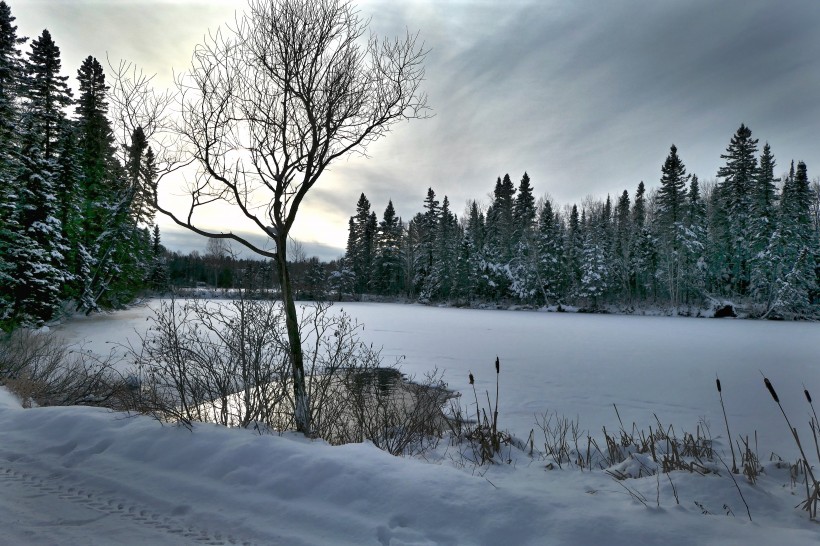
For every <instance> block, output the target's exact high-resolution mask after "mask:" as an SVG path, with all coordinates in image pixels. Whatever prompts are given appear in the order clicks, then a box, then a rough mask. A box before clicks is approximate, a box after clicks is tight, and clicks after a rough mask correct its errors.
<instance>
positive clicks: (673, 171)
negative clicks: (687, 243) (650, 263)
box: [655, 144, 689, 307]
mask: <svg viewBox="0 0 820 546" xmlns="http://www.w3.org/2000/svg"><path fill="white" fill-rule="evenodd" d="M661 173H662V175H661V186H660V189H659V190H658V201H657V202H658V211H657V216H656V220H655V231H656V233H657V234H658V238H659V243H660V246H661V248H662V249H663V252H662V254H661V263H660V266H661V267H660V271H659V273H660V275H661V278H662V279H663V283H664V286H665V287H666V292H667V296H668V297H669V301H670V303H671V305H672V306H673V307H676V306H677V305H678V304H679V303H680V302H681V299H682V298H681V296H682V294H681V288H682V278H683V270H682V267H683V263H682V261H683V255H682V254H683V241H684V239H685V237H686V234H685V232H684V225H683V220H684V214H685V207H686V183H687V182H688V181H689V176H687V174H686V167H685V166H684V164H683V161H681V159H680V157H679V156H678V149H677V147H675V145H674V144H673V145H672V147H671V148H670V150H669V155H668V156H667V157H666V161H664V164H663V166H662V167H661Z"/></svg>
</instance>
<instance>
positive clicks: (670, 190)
mask: <svg viewBox="0 0 820 546" xmlns="http://www.w3.org/2000/svg"><path fill="white" fill-rule="evenodd" d="M716 153H719V152H716ZM720 157H721V159H722V160H724V165H723V166H722V167H721V168H720V170H719V172H718V173H717V180H716V181H710V182H707V183H702V182H701V181H700V179H699V178H698V176H697V175H695V174H693V173H688V172H687V169H686V165H685V163H684V160H683V157H682V154H681V153H680V152H679V150H678V149H677V148H676V147H675V146H674V145H672V146H671V148H670V150H669V154H668V156H667V158H666V160H665V161H664V163H663V165H661V168H660V173H659V174H660V178H659V184H658V185H657V186H656V187H650V188H647V186H646V185H645V184H644V182H640V183H639V184H638V185H637V188H636V189H635V191H634V193H632V194H631V195H630V193H629V191H627V190H623V192H622V193H621V194H619V195H616V197H615V198H614V199H613V198H612V197H610V196H607V198H606V200H605V201H601V200H595V199H593V198H587V200H585V201H584V202H583V203H581V204H580V205H579V204H572V205H564V206H561V205H559V204H558V203H555V202H553V201H552V200H550V199H548V198H542V199H540V200H537V199H536V195H535V193H534V190H533V185H532V182H531V180H530V178H529V176H528V175H527V173H524V174H523V176H522V177H521V180H520V182H518V185H517V188H516V186H515V184H514V182H513V180H512V179H511V178H510V176H509V175H504V177H503V178H501V177H499V178H498V179H497V181H496V183H495V187H494V188H493V192H492V197H491V202H490V203H488V204H481V203H479V202H478V201H477V200H472V201H471V202H469V203H468V205H467V209H466V211H465V213H464V214H463V216H462V217H461V218H458V217H457V216H456V215H455V213H454V211H453V206H452V204H451V203H450V202H449V200H448V199H447V196H444V197H443V199H439V198H438V197H437V196H436V193H435V191H434V190H433V189H432V188H430V189H428V190H427V195H426V197H425V198H424V205H423V212H421V213H418V214H416V215H415V216H413V217H412V218H411V219H410V221H408V222H404V221H402V219H401V218H399V216H398V215H397V212H396V209H395V207H394V205H393V203H392V201H391V202H389V203H388V204H387V207H386V208H385V210H384V214H383V216H382V219H381V220H380V221H379V220H378V218H377V216H376V213H375V211H372V210H371V203H370V201H369V200H368V199H367V197H366V196H365V195H364V194H362V195H361V197H360V198H359V201H358V203H357V204H356V213H355V215H354V216H352V217H351V218H350V223H349V237H348V243H347V252H346V256H345V259H344V260H343V262H342V267H340V268H338V269H337V270H336V271H334V272H333V273H332V279H333V281H334V282H335V283H336V288H337V289H340V290H341V291H343V292H344V291H349V292H351V293H354V294H361V293H374V294H380V295H386V296H403V297H408V298H416V299H418V300H419V301H423V302H454V303H456V304H464V305H467V304H473V305H474V304H476V303H493V302H498V303H513V304H527V305H535V306H545V305H546V306H556V307H558V308H560V306H567V305H572V306H577V307H579V308H583V309H585V310H590V311H603V310H606V309H608V308H612V307H613V306H614V307H615V308H616V309H618V310H620V311H625V312H630V311H633V310H634V309H635V308H640V307H644V308H645V307H650V306H659V307H662V308H665V309H668V310H672V311H674V312H677V313H681V314H689V313H697V310H698V309H704V308H706V309H710V308H711V309H713V310H716V309H726V312H728V313H734V308H735V306H740V305H742V306H744V307H745V308H746V310H747V311H748V315H749V316H756V317H765V318H780V319H782V318H809V317H816V316H817V313H818V310H819V309H820V307H818V304H820V292H818V286H820V285H819V284H818V280H819V279H820V263H818V240H819V237H818V236H819V235H820V202H819V201H818V189H819V188H818V183H817V181H816V180H815V181H814V182H812V181H810V180H809V175H808V171H807V167H806V164H805V163H803V162H797V163H795V162H793V161H792V162H790V163H789V164H788V170H787V173H786V174H784V175H782V176H777V175H776V173H777V162H776V160H775V155H774V152H773V150H772V148H771V146H769V144H763V145H762V146H760V144H759V141H758V139H757V138H753V137H752V131H751V129H749V128H748V127H746V126H745V125H741V126H740V128H739V129H738V130H737V131H736V133H735V134H734V135H733V136H732V137H731V139H730V140H729V143H728V145H727V147H726V150H725V151H724V152H723V154H722V155H721V156H720ZM727 302H731V303H727ZM727 306H728V307H727Z"/></svg>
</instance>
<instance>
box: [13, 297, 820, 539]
mask: <svg viewBox="0 0 820 546" xmlns="http://www.w3.org/2000/svg"><path fill="white" fill-rule="evenodd" d="M342 307H344V309H345V310H346V311H347V312H349V313H350V314H351V315H353V316H354V317H357V318H359V319H360V321H361V322H362V323H363V324H364V325H365V329H364V331H363V333H362V337H363V339H365V340H367V341H369V342H370V341H372V342H373V343H374V345H376V346H383V347H384V350H383V355H385V356H386V357H388V360H390V357H394V356H399V355H403V356H404V359H403V360H402V362H401V366H402V369H403V371H405V372H406V373H410V374H416V375H421V374H423V373H424V372H425V371H427V370H429V369H431V368H433V367H438V368H439V369H442V370H445V379H447V380H448V381H449V383H450V385H451V387H453V388H455V389H457V390H461V391H462V392H464V393H467V392H471V391H467V388H468V385H467V374H468V373H469V371H472V372H473V373H474V374H475V376H476V382H477V387H478V389H479V395H481V394H482V393H483V391H484V390H489V389H494V384H495V383H494V381H495V377H494V376H495V370H494V368H493V362H494V360H495V356H496V354H497V355H498V356H499V357H500V360H501V375H500V382H501V393H500V404H499V413H500V415H499V423H500V425H501V426H502V427H504V428H508V429H510V430H511V431H513V432H514V433H515V434H516V435H517V436H519V437H522V438H526V436H527V435H528V434H529V431H530V430H531V429H532V428H533V427H534V425H535V420H534V415H535V414H537V413H538V414H540V413H543V412H545V411H556V412H558V413H559V414H565V415H567V416H568V417H572V418H574V417H576V416H577V417H578V419H579V420H580V424H581V427H582V428H583V429H585V430H589V431H590V433H591V434H593V435H594V436H595V435H598V436H600V427H601V426H604V425H605V426H607V428H608V429H612V428H616V427H617V418H616V416H615V414H614V410H613V408H612V405H613V404H617V406H618V409H619V412H620V414H621V417H622V418H623V419H624V421H626V422H627V423H631V422H632V421H635V422H636V423H637V424H638V426H639V427H646V426H648V425H652V424H654V416H653V414H657V416H658V418H659V419H660V420H661V421H662V422H663V423H664V424H671V425H674V426H675V427H676V429H677V430H679V431H682V430H688V431H693V430H694V429H695V427H696V426H697V424H698V422H699V420H701V419H705V420H706V421H708V422H709V424H710V426H711V431H712V435H713V436H715V437H717V438H718V441H719V442H721V441H722V439H723V437H725V433H724V432H723V424H722V413H720V405H719V401H718V398H717V392H716V389H715V383H714V380H715V375H716V374H719V375H720V379H721V382H722V386H723V395H724V399H725V401H726V406H727V412H728V413H729V420H730V425H731V426H732V432H733V433H734V434H736V435H737V434H750V435H751V434H753V433H754V431H755V430H756V431H757V432H758V442H759V446H760V456H761V459H763V461H764V463H765V465H766V473H765V474H764V475H762V476H761V478H760V480H759V481H758V483H757V485H751V484H749V483H748V482H747V481H746V480H745V479H743V478H742V477H738V482H739V486H740V488H741V491H742V492H743V495H744V497H745V498H746V501H747V502H748V503H749V506H750V511H751V514H752V518H753V522H750V521H749V520H748V517H747V516H746V510H745V507H744V505H743V502H742V500H741V499H740V497H739V495H738V492H737V490H736V489H735V485H734V484H733V482H732V481H731V480H730V479H729V478H728V477H727V476H726V473H725V472H724V473H722V475H720V476H716V475H707V476H699V475H695V474H690V473H687V472H680V471H678V472H673V473H671V474H670V477H671V483H670V481H668V480H667V479H666V477H665V476H661V477H660V478H661V479H660V480H656V477H654V476H652V477H649V478H641V479H631V480H626V481H625V482H616V481H615V480H613V479H612V478H611V477H610V476H609V475H608V474H606V473H604V472H603V471H594V472H581V471H579V470H577V469H566V468H565V469H563V470H561V469H554V470H547V469H546V468H545V464H544V463H545V462H544V461H542V460H538V459H536V460H532V459H529V458H527V457H526V456H525V455H524V454H516V453H515V452H511V454H512V459H513V461H512V463H511V464H501V465H494V466H490V467H480V468H475V467H472V466H470V465H465V464H464V461H463V460H462V459H460V458H459V457H458V456H457V454H456V451H455V449H454V448H452V447H450V446H448V445H447V444H446V442H443V443H442V444H441V445H440V448H439V449H438V450H437V451H436V452H434V453H431V454H429V455H428V456H427V461H424V460H417V459H409V458H395V457H392V456H390V455H388V454H386V453H384V452H381V451H379V450H377V449H376V448H375V447H373V446H372V445H370V444H358V445H348V446H341V447H332V446H328V445H326V444H324V443H322V442H320V441H308V440H305V439H304V438H301V437H298V436H294V435H285V436H282V437H280V436H275V435H262V436H260V435H258V434H255V433H253V432H251V431H247V430H236V429H230V430H228V429H223V428H220V427H217V426H214V425H197V426H196V427H195V428H194V430H193V431H188V430H186V429H184V428H178V427H173V426H167V425H166V426H162V425H160V424H159V423H157V422H156V421H154V420H152V419H150V418H146V417H127V416H124V415H122V414H118V413H113V412H109V411H106V410H101V409H94V408H83V407H68V408H35V409H22V408H21V407H20V404H19V402H18V401H16V399H14V397H13V396H12V395H11V394H9V393H8V392H7V391H5V390H3V389H0V439H2V441H0V525H2V528H3V532H2V534H0V544H35V545H36V544H61V545H64V544H69V545H70V544H78V545H79V544H231V543H236V544H241V543H252V544H282V545H300V544H311V545H314V544H374V545H379V544H394V545H400V544H416V545H418V544H487V545H495V544H614V545H620V544H623V545H627V544H628V545H633V544H760V545H763V544H775V543H777V544H781V545H787V544H795V545H798V544H799V545H805V544H813V543H818V542H820V528H818V526H817V524H815V523H811V522H810V521H809V520H808V518H807V516H806V514H805V513H804V512H801V511H800V510H798V509H795V508H794V506H795V505H797V504H798V502H800V500H801V494H802V491H801V489H800V488H799V487H797V488H793V487H792V486H791V485H790V480H789V476H788V471H787V470H786V469H781V468H777V466H776V465H775V464H773V463H768V455H769V453H770V452H772V451H774V452H776V453H777V454H778V455H780V456H782V457H783V458H784V459H787V460H794V458H795V455H796V448H795V447H794V446H793V445H792V442H791V439H790V438H789V437H788V431H787V430H786V427H785V425H784V424H783V423H782V416H781V415H780V413H779V410H778V409H777V407H776V406H775V405H774V403H773V402H772V401H771V399H770V398H769V397H768V393H766V391H765V388H764V387H763V382H762V377H761V375H760V373H759V371H758V370H760V371H763V372H764V373H765V374H766V375H767V376H768V377H769V378H770V379H771V380H772V382H773V383H774V384H775V387H776V388H777V390H778V392H779V393H780V398H781V400H782V401H783V402H784V406H785V408H786V411H787V412H789V413H790V415H791V416H792V420H793V422H795V424H796V426H798V427H799V428H801V430H802V431H803V432H804V433H808V427H807V426H804V425H803V424H802V423H805V422H806V421H807V410H808V408H807V406H806V404H805V401H804V400H803V399H802V389H803V384H805V386H806V387H807V388H808V389H809V390H810V391H812V392H814V391H817V392H820V375H819V374H818V371H817V363H816V361H817V356H818V355H817V352H818V351H817V349H818V342H820V325H819V324H813V323H774V322H753V321H739V320H712V319H708V320H707V319H683V318H649V317H619V316H601V315H575V314H553V313H539V312H506V311H472V310H457V309H440V308H432V307H424V306H417V305H391V304H344V305H343V306H342ZM147 313H148V307H144V308H137V309H132V310H130V311H128V312H125V313H122V314H113V315H109V316H98V317H91V318H83V319H79V320H73V321H70V322H68V323H66V324H64V325H62V326H60V327H57V328H54V329H53V332H55V333H58V334H62V335H64V336H66V337H70V338H71V339H75V340H79V339H81V338H86V339H87V340H88V345H87V348H93V349H94V350H98V351H99V352H108V348H109V347H110V345H107V344H105V342H106V341H114V342H119V343H122V342H124V340H125V338H126V337H128V336H131V337H132V339H133V338H135V337H136V336H135V334H134V330H133V328H134V327H136V328H137V329H140V330H144V329H145V327H146V326H147V324H146V322H145V316H146V314H147ZM470 398H471V397H469V396H465V397H464V403H467V402H468V400H469V399H470ZM798 423H800V424H798ZM807 439H808V438H807ZM722 445H724V447H725V442H724V443H723V444H722ZM537 446H538V445H537V443H536V447H537ZM725 449H728V448H726V447H725ZM815 463H817V461H815ZM672 484H674V487H675V491H676V492H677V495H678V497H679V499H680V504H677V503H676V501H675V494H674V492H673V490H672ZM624 485H625V486H627V487H628V488H629V489H631V490H633V491H634V492H636V493H639V494H640V495H643V496H644V497H645V498H646V499H647V501H648V502H647V505H648V507H646V506H644V505H643V504H641V503H640V502H638V501H636V500H635V499H634V498H633V497H632V496H631V495H630V493H629V492H628V491H627V489H625V488H624V487H623V486H624ZM696 502H697V504H696ZM704 510H705V511H706V512H708V514H706V515H704V514H703V513H702V512H703V511H704Z"/></svg>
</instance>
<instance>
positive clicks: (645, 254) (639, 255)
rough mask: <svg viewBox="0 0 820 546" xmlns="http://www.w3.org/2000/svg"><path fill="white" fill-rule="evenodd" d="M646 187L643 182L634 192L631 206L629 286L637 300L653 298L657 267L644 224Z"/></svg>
mask: <svg viewBox="0 0 820 546" xmlns="http://www.w3.org/2000/svg"><path fill="white" fill-rule="evenodd" d="M646 219H647V206H646V187H645V186H644V183H643V181H641V182H640V183H639V184H638V189H637V191H636V192H635V203H634V204H633V205H632V251H631V252H630V255H631V257H632V262H631V271H630V277H631V279H632V280H631V283H630V284H631V285H632V294H633V295H634V297H635V298H637V299H639V300H646V299H648V298H652V297H654V296H655V293H656V290H655V278H656V277H655V273H656V271H657V267H658V254H657V248H656V239H655V236H654V235H653V234H652V231H651V230H650V229H649V225H648V224H647V222H646Z"/></svg>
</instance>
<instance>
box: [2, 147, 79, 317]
mask: <svg viewBox="0 0 820 546" xmlns="http://www.w3.org/2000/svg"><path fill="white" fill-rule="evenodd" d="M21 158H22V169H21V173H20V175H19V176H18V177H17V181H16V183H17V185H18V187H19V191H20V196H19V200H18V214H17V216H18V220H17V221H18V225H17V226H16V227H17V229H16V230H15V231H16V232H17V236H18V238H19V241H18V243H17V244H16V245H15V248H14V249H13V250H12V252H11V253H10V255H11V258H12V260H13V261H14V263H15V264H16V271H15V277H16V279H17V283H16V284H15V313H16V315H17V318H18V320H17V321H18V322H20V323H23V324H33V325H37V326H39V325H42V324H43V323H45V322H47V321H49V320H51V319H52V318H54V317H55V315H56V314H57V313H58V311H59V308H60V293H61V291H62V286H63V283H64V282H65V280H66V279H65V275H66V274H65V271H64V270H63V269H62V262H63V253H64V252H65V250H66V247H65V245H64V244H63V240H62V236H61V232H62V228H61V226H60V221H59V220H58V219H57V202H56V198H55V194H54V188H53V184H52V179H51V175H50V172H49V168H48V166H49V164H50V162H49V161H47V160H46V159H45V158H44V157H43V154H42V153H41V152H40V149H39V148H37V145H36V143H34V142H31V141H30V140H27V142H26V144H25V147H24V148H23V150H22V153H21Z"/></svg>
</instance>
